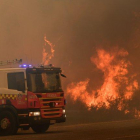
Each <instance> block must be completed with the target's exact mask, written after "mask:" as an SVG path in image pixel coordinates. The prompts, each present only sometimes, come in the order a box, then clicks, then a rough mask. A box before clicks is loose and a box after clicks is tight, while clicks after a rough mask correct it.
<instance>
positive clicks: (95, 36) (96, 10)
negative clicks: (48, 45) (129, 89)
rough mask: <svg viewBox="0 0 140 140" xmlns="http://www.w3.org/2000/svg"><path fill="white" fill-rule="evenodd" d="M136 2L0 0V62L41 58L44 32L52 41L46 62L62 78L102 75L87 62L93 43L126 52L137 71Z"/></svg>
mask: <svg viewBox="0 0 140 140" xmlns="http://www.w3.org/2000/svg"><path fill="white" fill-rule="evenodd" d="M139 12H140V1H139V0H0V60H13V59H15V58H22V59H23V60H24V62H25V63H32V64H34V65H37V64H40V63H41V61H42V50H43V45H44V40H43V38H44V35H46V38H47V39H48V40H49V41H50V42H52V43H53V44H54V45H55V48H54V49H55V54H54V58H52V60H51V61H50V63H53V64H54V65H55V66H60V67H61V68H62V69H63V72H64V73H65V74H66V75H67V77H68V78H67V80H66V82H65V84H66V83H69V82H72V81H78V80H84V79H85V78H91V77H93V79H94V77H96V79H98V78H97V76H100V79H102V73H101V72H100V71H98V70H97V69H96V67H95V66H94V65H93V64H91V62H90V57H91V56H92V55H95V54H96V49H97V48H98V46H100V47H102V48H104V49H107V50H110V49H112V48H113V47H114V46H118V47H119V48H124V49H125V50H127V51H128V52H129V58H128V59H129V60H130V61H131V62H132V64H133V67H134V69H135V70H136V72H138V71H139V69H140V64H139V58H140V56H139V52H140V41H139V38H140V35H139V33H140V31H139V29H140V28H139V27H140V13H139Z"/></svg>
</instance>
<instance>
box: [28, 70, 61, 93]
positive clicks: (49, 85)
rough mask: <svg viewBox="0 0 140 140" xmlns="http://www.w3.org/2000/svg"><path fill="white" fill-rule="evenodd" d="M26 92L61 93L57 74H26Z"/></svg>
mask: <svg viewBox="0 0 140 140" xmlns="http://www.w3.org/2000/svg"><path fill="white" fill-rule="evenodd" d="M27 79H28V80H27V83H28V90H29V91H31V92H34V93H43V92H57V91H62V88H61V83H60V76H59V73H46V72H44V73H28V78H27Z"/></svg>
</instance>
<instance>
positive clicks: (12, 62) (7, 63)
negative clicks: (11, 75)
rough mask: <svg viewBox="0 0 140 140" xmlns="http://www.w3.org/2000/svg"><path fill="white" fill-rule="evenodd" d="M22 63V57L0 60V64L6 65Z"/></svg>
mask: <svg viewBox="0 0 140 140" xmlns="http://www.w3.org/2000/svg"><path fill="white" fill-rule="evenodd" d="M20 63H22V59H14V60H12V61H9V60H8V61H0V66H6V65H11V64H20Z"/></svg>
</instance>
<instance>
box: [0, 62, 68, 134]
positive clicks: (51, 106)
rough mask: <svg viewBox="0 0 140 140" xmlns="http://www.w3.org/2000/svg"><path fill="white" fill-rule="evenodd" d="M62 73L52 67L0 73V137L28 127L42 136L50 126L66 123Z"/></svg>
mask: <svg viewBox="0 0 140 140" xmlns="http://www.w3.org/2000/svg"><path fill="white" fill-rule="evenodd" d="M17 62H21V60H16V63H17ZM8 63H9V62H8ZM14 63H15V62H14ZM0 64H1V65H3V63H2V62H0ZM61 72H62V71H61V68H57V67H53V66H52V65H49V66H40V67H32V66H31V65H25V64H23V65H20V67H18V68H1V69H0V135H13V134H16V133H17V130H18V129H19V128H21V129H23V130H28V129H29V128H30V127H31V128H32V129H33V131H34V132H36V133H44V132H46V130H47V129H48V128H49V126H50V125H52V124H54V123H60V122H65V121H66V114H65V105H66V100H65V97H64V92H63V90H62V87H61V80H60V77H61V76H63V77H65V75H63V74H62V73H61Z"/></svg>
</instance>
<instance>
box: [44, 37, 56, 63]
mask: <svg viewBox="0 0 140 140" xmlns="http://www.w3.org/2000/svg"><path fill="white" fill-rule="evenodd" d="M44 41H45V46H46V45H47V44H48V45H49V46H50V48H51V50H50V51H51V53H50V54H49V53H48V52H46V49H45V46H44V47H43V52H42V55H43V58H42V64H43V65H47V64H48V63H49V61H50V60H51V59H52V57H54V51H55V50H54V46H55V45H53V44H52V43H51V42H50V41H48V40H47V39H46V36H44Z"/></svg>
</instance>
